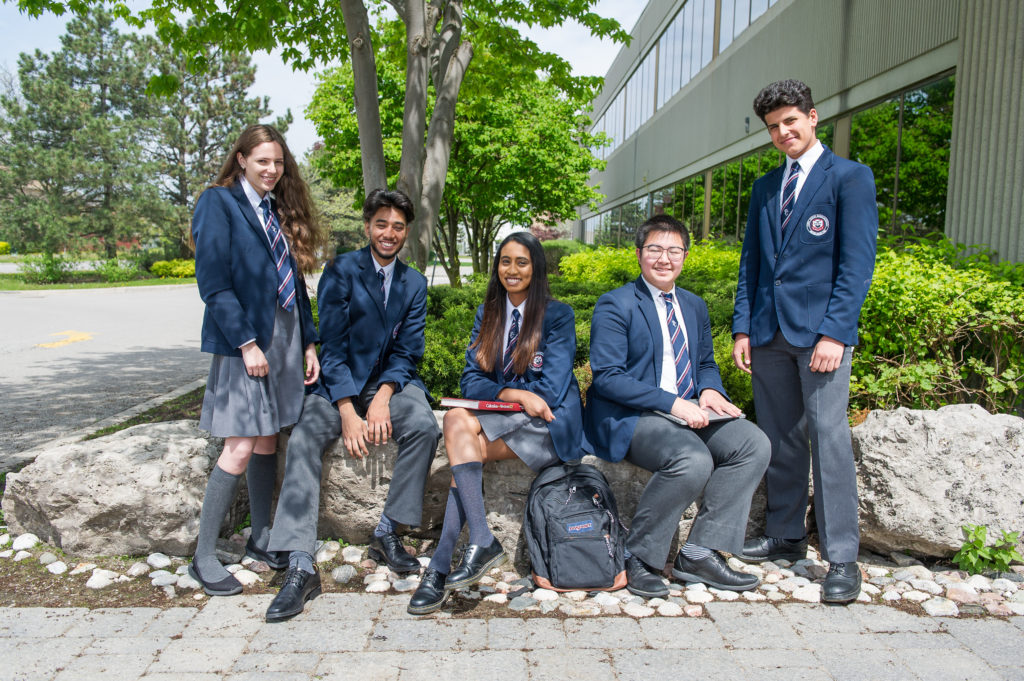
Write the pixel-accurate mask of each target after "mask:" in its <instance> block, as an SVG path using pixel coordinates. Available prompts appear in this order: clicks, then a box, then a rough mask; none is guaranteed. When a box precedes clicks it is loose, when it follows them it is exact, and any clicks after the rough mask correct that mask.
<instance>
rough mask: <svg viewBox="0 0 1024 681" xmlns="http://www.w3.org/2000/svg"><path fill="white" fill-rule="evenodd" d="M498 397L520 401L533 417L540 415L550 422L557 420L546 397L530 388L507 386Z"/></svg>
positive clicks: (524, 409)
mask: <svg viewBox="0 0 1024 681" xmlns="http://www.w3.org/2000/svg"><path fill="white" fill-rule="evenodd" d="M498 399H499V400H501V401H503V402H518V403H519V404H521V405H522V407H523V411H525V412H526V413H527V414H528V415H529V416H531V417H533V418H538V417H539V418H542V419H544V420H545V421H547V422H548V423H551V422H552V421H554V420H555V415H554V414H553V413H551V407H549V406H548V403H547V402H545V401H544V398H543V397H541V396H540V395H538V394H536V393H532V392H530V391H529V390H520V389H518V388H505V389H504V390H502V391H501V393H500V394H499V395H498Z"/></svg>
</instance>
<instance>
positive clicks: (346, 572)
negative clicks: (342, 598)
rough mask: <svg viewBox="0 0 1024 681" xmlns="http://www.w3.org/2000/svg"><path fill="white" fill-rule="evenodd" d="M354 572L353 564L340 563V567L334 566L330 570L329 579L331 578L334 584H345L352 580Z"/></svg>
mask: <svg viewBox="0 0 1024 681" xmlns="http://www.w3.org/2000/svg"><path fill="white" fill-rule="evenodd" d="M356 574H357V573H356V569H355V567H354V566H352V565H342V566H341V567H336V568H334V570H332V571H331V579H333V580H334V582H335V583H336V584H347V583H348V582H350V581H352V578H353V577H355V576H356Z"/></svg>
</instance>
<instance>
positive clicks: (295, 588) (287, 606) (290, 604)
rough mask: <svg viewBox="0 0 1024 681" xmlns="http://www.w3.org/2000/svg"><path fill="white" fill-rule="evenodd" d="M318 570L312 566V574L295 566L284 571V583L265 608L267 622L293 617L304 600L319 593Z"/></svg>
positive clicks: (300, 608)
mask: <svg viewBox="0 0 1024 681" xmlns="http://www.w3.org/2000/svg"><path fill="white" fill-rule="evenodd" d="M320 591H321V585H320V571H319V570H317V569H316V566H315V565H314V566H313V574H310V573H308V572H306V571H305V570H300V569H299V568H297V567H290V568H288V572H286V573H284V584H283V585H282V586H281V590H280V591H278V592H277V595H276V596H274V600H273V601H271V602H270V607H269V608H267V621H268V622H282V621H284V620H286V619H289V618H292V617H295V616H296V615H298V614H299V613H300V612H302V608H303V607H305V605H306V601H311V600H313V599H314V598H316V597H317V596H319V595H320Z"/></svg>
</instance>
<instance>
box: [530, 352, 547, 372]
mask: <svg viewBox="0 0 1024 681" xmlns="http://www.w3.org/2000/svg"><path fill="white" fill-rule="evenodd" d="M530 368H531V369H533V370H534V371H540V370H541V369H542V368H544V353H543V352H538V353H537V354H536V355H534V356H533V359H531V360H530Z"/></svg>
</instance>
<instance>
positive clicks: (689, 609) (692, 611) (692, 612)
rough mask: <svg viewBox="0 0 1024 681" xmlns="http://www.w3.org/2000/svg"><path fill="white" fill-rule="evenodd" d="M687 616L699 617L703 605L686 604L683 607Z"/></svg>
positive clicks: (702, 612) (701, 613) (702, 611)
mask: <svg viewBox="0 0 1024 681" xmlns="http://www.w3.org/2000/svg"><path fill="white" fill-rule="evenodd" d="M683 612H684V613H686V616H687V617H700V616H701V615H703V614H704V607H703V606H700V605H687V606H685V607H684V608H683Z"/></svg>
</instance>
